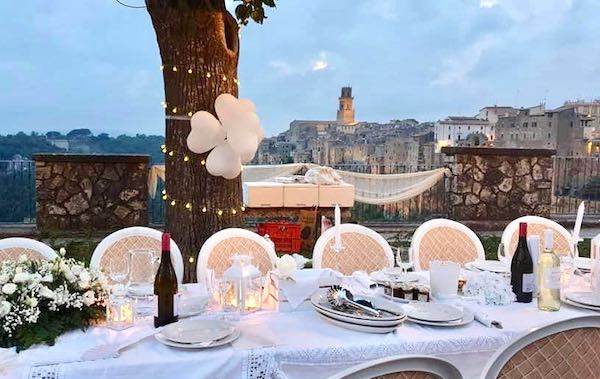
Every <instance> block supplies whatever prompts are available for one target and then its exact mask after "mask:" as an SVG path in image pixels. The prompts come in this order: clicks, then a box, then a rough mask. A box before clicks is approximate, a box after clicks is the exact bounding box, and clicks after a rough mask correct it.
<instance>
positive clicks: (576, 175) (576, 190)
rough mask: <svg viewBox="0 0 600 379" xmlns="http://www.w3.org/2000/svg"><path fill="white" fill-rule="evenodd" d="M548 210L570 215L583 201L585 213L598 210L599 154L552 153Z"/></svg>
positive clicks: (599, 189) (589, 213)
mask: <svg viewBox="0 0 600 379" xmlns="http://www.w3.org/2000/svg"><path fill="white" fill-rule="evenodd" d="M552 187H553V188H552V214H554V215H570V214H575V213H576V212H577V207H578V206H579V203H580V202H581V201H583V200H585V202H586V207H585V213H586V215H598V214H600V157H554V178H553V180H552Z"/></svg>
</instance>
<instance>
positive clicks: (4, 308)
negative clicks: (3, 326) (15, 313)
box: [0, 301, 12, 318]
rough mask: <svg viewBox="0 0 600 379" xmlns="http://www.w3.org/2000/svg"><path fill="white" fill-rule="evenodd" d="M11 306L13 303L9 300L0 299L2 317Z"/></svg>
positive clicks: (0, 315)
mask: <svg viewBox="0 0 600 379" xmlns="http://www.w3.org/2000/svg"><path fill="white" fill-rule="evenodd" d="M11 308H12V305H11V304H10V303H9V302H8V301H0V318H2V317H4V316H6V315H7V314H8V313H9V312H10V309H11Z"/></svg>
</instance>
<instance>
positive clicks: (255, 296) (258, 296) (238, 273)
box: [222, 255, 264, 314]
mask: <svg viewBox="0 0 600 379" xmlns="http://www.w3.org/2000/svg"><path fill="white" fill-rule="evenodd" d="M251 260H252V258H251V257H249V256H247V255H234V256H233V257H232V258H231V261H232V265H231V267H229V268H228V269H227V270H225V272H224V273H223V280H224V281H225V283H226V290H225V292H224V296H223V298H222V302H223V304H222V305H223V310H225V311H236V312H239V313H241V314H248V313H252V312H254V311H257V310H259V309H260V308H261V306H262V287H263V282H264V280H263V277H262V274H261V272H260V271H259V270H258V268H256V266H253V265H252V263H251V262H250V261H251Z"/></svg>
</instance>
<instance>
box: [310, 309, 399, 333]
mask: <svg viewBox="0 0 600 379" xmlns="http://www.w3.org/2000/svg"><path fill="white" fill-rule="evenodd" d="M317 314H318V315H319V316H320V317H321V318H323V319H325V320H326V321H328V322H330V323H332V324H334V325H337V326H339V327H342V328H345V329H350V330H354V331H357V332H363V333H377V334H386V333H391V332H393V331H394V330H396V328H397V325H396V326H367V325H358V324H351V323H349V322H343V321H339V320H336V319H334V318H331V317H329V316H326V315H324V314H323V313H321V312H317Z"/></svg>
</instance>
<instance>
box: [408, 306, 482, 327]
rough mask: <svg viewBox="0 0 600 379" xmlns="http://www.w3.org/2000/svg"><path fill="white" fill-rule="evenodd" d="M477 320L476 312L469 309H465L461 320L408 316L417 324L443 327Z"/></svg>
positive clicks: (461, 324)
mask: <svg viewBox="0 0 600 379" xmlns="http://www.w3.org/2000/svg"><path fill="white" fill-rule="evenodd" d="M473 320H475V314H474V313H473V312H471V311H470V310H468V309H465V310H464V311H463V317H462V318H460V319H459V320H454V321H448V322H434V321H424V320H417V319H413V318H410V317H408V318H407V319H406V321H410V322H414V323H415V324H421V325H429V326H441V327H453V326H463V325H467V324H470V323H472V322H473Z"/></svg>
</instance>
